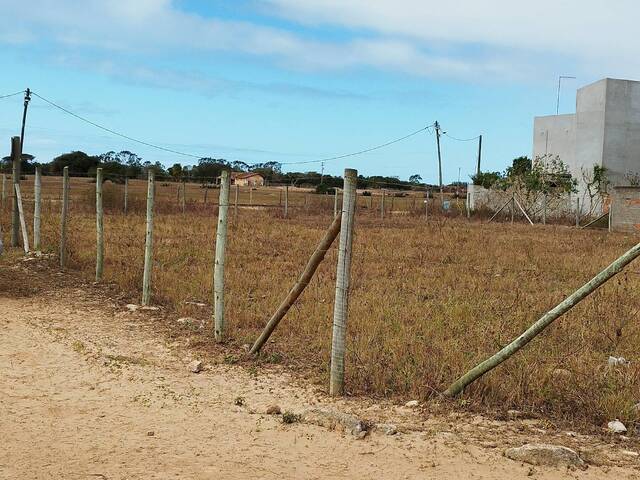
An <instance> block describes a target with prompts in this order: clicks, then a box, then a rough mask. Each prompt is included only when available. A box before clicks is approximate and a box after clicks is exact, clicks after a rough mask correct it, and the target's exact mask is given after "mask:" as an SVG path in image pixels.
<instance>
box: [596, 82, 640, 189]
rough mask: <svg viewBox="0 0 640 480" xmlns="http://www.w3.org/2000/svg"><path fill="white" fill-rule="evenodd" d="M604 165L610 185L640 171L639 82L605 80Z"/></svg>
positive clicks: (623, 181) (620, 183)
mask: <svg viewBox="0 0 640 480" xmlns="http://www.w3.org/2000/svg"><path fill="white" fill-rule="evenodd" d="M606 83H607V89H606V93H607V95H606V98H607V101H606V110H605V119H604V123H605V126H604V148H603V165H604V166H605V167H606V168H607V169H608V178H609V180H611V182H612V184H613V185H625V184H626V185H628V184H629V182H628V181H627V180H626V179H625V178H624V176H625V174H626V173H627V172H632V173H638V174H640V82H632V81H629V80H613V79H607V80H606Z"/></svg>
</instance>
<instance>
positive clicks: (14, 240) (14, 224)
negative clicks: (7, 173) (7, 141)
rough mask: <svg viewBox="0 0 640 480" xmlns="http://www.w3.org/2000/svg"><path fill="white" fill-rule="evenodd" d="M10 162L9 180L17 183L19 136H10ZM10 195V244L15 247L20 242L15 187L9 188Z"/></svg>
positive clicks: (19, 165) (19, 160)
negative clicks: (11, 167) (10, 174)
mask: <svg viewBox="0 0 640 480" xmlns="http://www.w3.org/2000/svg"><path fill="white" fill-rule="evenodd" d="M11 163H12V166H13V171H12V178H11V182H12V184H13V185H19V184H20V176H21V175H22V172H21V170H22V160H21V158H20V137H11ZM11 196H12V197H13V207H12V212H11V246H12V247H17V246H18V243H20V231H19V230H20V212H18V202H17V201H16V190H15V187H12V188H11Z"/></svg>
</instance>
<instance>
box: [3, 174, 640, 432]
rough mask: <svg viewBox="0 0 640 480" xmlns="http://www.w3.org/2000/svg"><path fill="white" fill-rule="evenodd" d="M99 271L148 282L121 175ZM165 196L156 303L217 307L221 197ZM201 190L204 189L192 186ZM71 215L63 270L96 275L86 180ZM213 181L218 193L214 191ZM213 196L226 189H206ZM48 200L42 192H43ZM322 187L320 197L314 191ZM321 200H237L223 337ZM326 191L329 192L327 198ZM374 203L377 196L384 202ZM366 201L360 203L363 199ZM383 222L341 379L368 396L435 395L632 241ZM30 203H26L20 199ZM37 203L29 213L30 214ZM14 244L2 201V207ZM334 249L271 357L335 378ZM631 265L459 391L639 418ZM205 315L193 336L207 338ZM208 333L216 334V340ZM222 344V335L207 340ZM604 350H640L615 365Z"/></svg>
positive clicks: (265, 313) (537, 406)
mask: <svg viewBox="0 0 640 480" xmlns="http://www.w3.org/2000/svg"><path fill="white" fill-rule="evenodd" d="M106 188H107V190H106V193H105V201H106V218H105V244H106V263H105V281H106V282H110V283H115V284H117V286H118V288H120V289H122V290H123V291H125V292H128V293H130V294H131V300H132V301H137V299H138V298H139V290H140V288H141V283H142V280H141V279H142V263H143V249H144V223H145V222H144V215H143V214H142V207H143V200H142V194H143V191H144V187H143V184H141V185H139V187H138V189H139V196H138V198H137V199H132V205H133V206H134V207H132V209H131V211H130V213H129V214H128V215H127V216H125V215H123V214H122V213H121V204H120V193H119V191H120V190H117V189H119V188H120V186H108V187H106ZM162 188H166V189H171V192H173V193H171V195H169V193H167V194H162V195H160V196H161V197H164V198H166V200H164V201H160V202H159V204H158V208H157V212H156V213H157V216H156V231H155V257H154V258H155V262H154V272H153V292H154V293H153V300H154V302H155V303H156V304H161V305H164V306H166V307H167V308H168V309H169V310H172V311H174V312H175V316H193V317H199V318H204V319H208V316H209V314H210V308H208V307H207V308H201V307H197V306H194V305H193V304H192V303H187V302H194V301H195V302H205V303H207V304H209V303H210V298H211V285H212V270H213V269H212V258H213V247H214V238H215V218H216V209H215V206H214V205H212V204H210V203H208V204H207V205H206V206H205V205H204V204H203V203H204V202H202V199H201V201H200V202H196V200H195V198H194V199H193V201H191V202H190V204H189V205H188V209H187V213H186V214H182V213H181V212H179V211H178V210H179V209H177V208H175V207H176V203H175V202H176V197H175V196H174V195H175V194H176V190H175V186H173V185H169V186H166V187H162V186H159V189H162ZM194 188H195V187H194ZM76 191H77V193H76V194H75V195H74V196H73V202H72V208H71V218H70V224H69V235H70V240H69V245H68V247H69V259H70V268H71V269H75V270H77V271H78V272H79V273H80V274H82V275H85V276H86V277H87V278H91V277H92V276H93V272H94V268H95V218H94V216H93V213H92V210H93V207H92V202H93V198H92V195H91V188H90V187H87V186H86V185H85V187H84V189H83V190H81V189H80V187H77V188H76ZM213 192H215V193H213ZM210 194H211V195H212V197H214V198H215V196H216V195H217V191H215V190H211V191H210ZM45 197H46V195H45ZM314 197H315V196H314ZM49 198H51V201H50V202H45V212H44V216H43V237H44V238H43V243H44V248H45V249H46V250H51V251H57V248H58V232H59V220H58V216H59V205H58V203H57V202H56V198H57V197H56V194H55V192H54V194H53V195H51V196H50V197H49ZM314 200H316V201H317V202H322V201H324V202H325V203H326V205H325V208H320V207H318V208H315V209H314V208H311V207H308V208H306V209H305V208H304V205H303V204H302V203H300V204H299V207H298V208H297V209H295V210H293V211H292V212H291V218H287V219H285V218H282V211H281V209H264V210H256V209H251V208H241V209H240V210H239V214H238V217H237V218H233V214H232V224H231V227H230V230H229V238H228V258H227V267H226V268H227V270H226V274H227V277H226V282H227V297H226V299H227V303H226V308H227V312H226V315H227V319H228V320H227V321H228V328H229V345H228V346H227V347H226V350H225V352H227V353H225V357H224V358H225V359H226V360H227V361H228V362H234V361H236V359H239V358H240V356H241V352H242V350H241V349H240V348H237V350H236V352H237V354H233V353H231V354H229V353H228V352H229V351H231V352H233V351H234V348H235V347H240V346H241V345H243V344H245V343H251V342H252V341H253V339H255V337H256V335H257V334H258V333H259V331H260V329H261V328H262V326H263V325H264V324H265V322H266V320H267V319H268V317H269V315H270V314H271V313H272V311H273V310H274V309H275V308H276V307H277V305H278V304H279V302H280V301H281V299H282V298H283V297H284V296H285V295H286V293H287V291H288V289H289V288H290V287H291V285H292V284H293V282H294V281H295V279H296V278H297V276H298V275H299V273H300V271H301V269H302V267H303V266H304V264H305V262H306V260H307V258H308V256H309V255H310V254H311V253H312V251H313V249H314V246H315V244H316V243H317V241H318V240H319V239H320V237H321V236H322V234H323V231H324V229H325V228H326V227H327V226H328V225H329V223H330V221H331V210H332V208H333V203H332V199H326V200H323V199H317V198H314ZM329 200H331V202H329ZM376 200H377V199H376ZM366 201H367V200H366V199H363V202H366ZM422 208H423V207H420V212H418V211H417V210H416V212H415V215H400V214H397V215H393V216H388V217H387V218H386V219H385V220H384V221H382V220H380V219H379V215H378V214H374V212H372V211H371V210H370V209H369V208H368V205H367V204H366V203H361V204H360V205H359V210H358V213H357V220H356V232H355V243H354V251H353V268H352V290H351V301H350V317H349V331H348V346H347V349H348V355H347V372H346V378H347V390H348V392H349V393H351V394H363V395H371V396H380V397H382V396H385V397H395V396H402V397H403V398H407V397H414V396H415V397H420V398H437V395H438V392H441V391H442V390H444V389H445V388H446V387H447V386H448V384H449V383H450V382H451V381H453V380H455V379H456V378H457V377H458V376H459V375H460V374H461V373H463V372H464V371H466V369H468V368H469V367H472V366H473V365H475V364H476V363H477V362H478V361H480V360H482V359H483V358H485V357H486V356H487V355H489V354H491V353H493V352H495V351H496V350H497V349H499V348H500V347H502V346H503V345H505V344H506V343H507V342H508V341H510V340H511V339H512V338H513V337H515V336H516V335H517V334H519V333H520V332H521V331H522V330H523V329H524V328H525V327H526V326H528V325H529V324H530V323H532V322H533V321H534V320H536V319H537V318H538V317H539V316H540V315H541V314H543V313H544V312H546V311H547V310H548V309H549V308H551V307H552V306H554V305H555V304H556V303H557V302H558V301H560V300H561V299H563V298H564V296H566V295H567V294H569V293H571V292H572V291H573V290H574V289H575V288H576V287H578V286H580V285H582V284H583V283H584V282H585V281H586V280H588V279H590V278H591V277H592V276H593V275H594V274H595V273H597V272H598V271H599V270H600V269H602V268H603V267H604V266H606V265H607V264H608V263H609V262H610V261H612V260H613V259H614V258H616V257H617V256H618V255H619V254H621V253H622V252H624V251H625V250H626V249H627V248H629V247H630V246H631V245H633V244H634V243H635V242H636V241H637V239H636V238H634V237H632V236H627V235H622V234H609V233H606V232H596V231H582V230H576V229H573V228H567V227H541V226H536V227H531V226H527V225H521V224H515V225H510V224H489V225H484V224H481V223H479V222H478V221H471V222H469V221H467V220H466V219H462V218H461V219H446V218H443V217H435V216H432V217H431V220H430V221H429V222H425V221H424V217H422V216H420V214H421V213H422ZM27 210H28V211H29V212H30V211H31V204H30V203H27ZM29 216H30V215H29ZM2 225H3V230H4V239H5V243H6V242H7V240H8V235H7V227H8V210H5V211H4V212H3V214H2ZM335 264H336V255H335V249H334V250H332V251H331V252H330V254H329V255H327V258H326V260H325V262H324V263H323V264H322V265H321V267H320V269H319V270H318V273H317V274H316V276H315V278H314V279H313V281H312V283H311V284H310V285H309V287H308V289H307V291H306V292H305V293H304V295H303V297H302V298H301V300H300V301H299V302H298V304H297V305H296V306H295V307H294V308H293V309H292V310H291V311H290V312H289V314H288V316H287V317H286V318H285V320H284V321H283V322H282V324H281V326H280V328H279V329H278V330H277V331H276V333H275V335H274V337H273V339H274V340H275V343H271V344H269V345H268V346H267V348H266V349H265V351H264V356H265V358H266V359H267V360H269V361H272V362H282V363H285V364H289V365H291V366H292V367H295V368H298V369H301V370H302V371H304V372H306V373H307V374H309V375H310V377H311V378H313V379H315V380H316V381H318V382H320V384H321V385H326V383H327V378H328V367H329V355H330V343H331V320H332V308H333V297H334V288H335ZM639 270H640V268H639V267H638V265H636V264H633V265H631V267H630V268H629V269H628V270H627V271H626V272H624V273H623V274H621V275H619V276H618V277H617V278H616V279H614V280H613V281H611V282H609V284H607V285H606V286H605V287H603V288H602V289H601V290H600V291H598V292H597V293H596V294H595V295H593V296H591V297H590V298H588V299H587V300H586V301H584V302H583V303H582V304H581V305H579V306H578V307H577V308H575V309H574V310H573V311H571V312H570V313H569V314H568V315H566V316H565V317H563V318H562V319H561V320H559V321H558V322H556V324H555V325H553V326H552V327H551V328H550V329H549V330H548V331H547V332H545V333H544V334H543V335H541V336H540V337H539V338H537V339H536V340H535V341H534V342H532V343H531V344H530V345H529V346H528V347H527V348H526V349H525V350H524V351H522V352H520V353H519V354H517V355H516V356H515V357H514V358H512V359H511V360H509V361H508V362H506V363H505V364H503V365H502V366H500V367H499V368H498V369H496V370H495V371H493V372H491V373H490V374H488V375H486V376H485V377H484V378H483V379H481V380H480V381H478V382H476V384H474V385H473V386H472V387H471V388H469V390H468V391H467V392H466V393H465V396H464V402H465V404H467V405H470V407H471V408H474V407H480V406H483V407H487V406H488V407H492V408H499V409H508V408H518V409H524V410H531V411H534V412H541V413H544V414H547V415H550V416H552V417H555V418H562V419H569V420H578V421H585V422H589V423H591V424H595V425H601V424H602V423H603V422H605V421H606V420H611V419H613V418H616V417H618V418H620V419H622V420H623V421H624V422H626V423H627V426H630V425H631V426H633V425H634V423H635V422H636V420H637V419H638V415H639V414H638V412H637V411H636V409H635V408H634V405H635V404H636V403H637V402H638V401H640V398H639V396H640V394H638V392H639V391H640V362H638V361H637V360H638V358H639V353H640V347H639V346H638V345H640V328H639V326H638V318H637V317H638V304H639V302H638V300H639V299H640V288H639V287H640V285H639V276H638V273H639ZM210 333H211V330H210V325H209V326H208V328H207V330H206V331H205V332H203V333H201V334H200V337H201V340H200V341H202V342H205V341H206V342H208V341H209V335H210ZM211 343H213V341H212V340H211ZM212 348H213V347H212ZM609 355H615V356H624V357H625V358H627V359H630V360H631V363H630V364H629V365H627V366H620V367H615V368H608V367H607V358H608V357H609Z"/></svg>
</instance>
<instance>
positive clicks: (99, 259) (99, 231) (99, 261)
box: [96, 168, 104, 282]
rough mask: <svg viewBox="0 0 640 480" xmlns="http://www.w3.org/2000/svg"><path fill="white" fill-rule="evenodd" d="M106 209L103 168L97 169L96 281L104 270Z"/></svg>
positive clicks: (100, 277)
mask: <svg viewBox="0 0 640 480" xmlns="http://www.w3.org/2000/svg"><path fill="white" fill-rule="evenodd" d="M103 217H104V211H103V209H102V168H98V169H97V170H96V282H99V281H100V280H102V272H103V270H104V218H103Z"/></svg>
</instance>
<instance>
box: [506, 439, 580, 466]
mask: <svg viewBox="0 0 640 480" xmlns="http://www.w3.org/2000/svg"><path fill="white" fill-rule="evenodd" d="M504 455H505V457H507V458H510V459H511V460H515V461H517V462H525V463H530V464H531V465H541V466H549V467H580V468H584V467H585V463H584V461H583V460H582V459H581V458H580V456H579V455H578V454H577V452H575V451H574V450H571V449H570V448H567V447H563V446H561V445H550V444H546V443H527V444H525V445H523V446H522V447H517V448H508V449H506V450H505V451H504Z"/></svg>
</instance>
